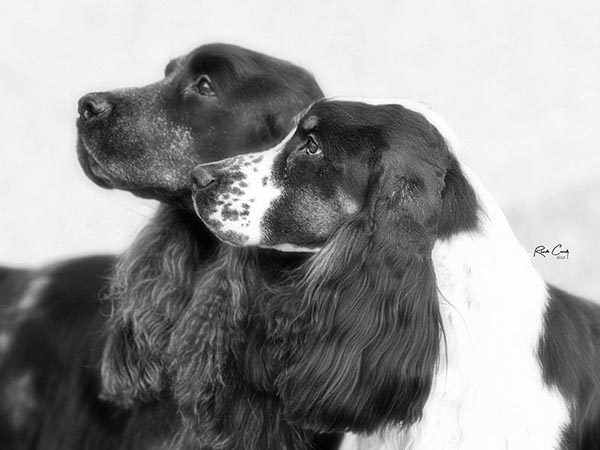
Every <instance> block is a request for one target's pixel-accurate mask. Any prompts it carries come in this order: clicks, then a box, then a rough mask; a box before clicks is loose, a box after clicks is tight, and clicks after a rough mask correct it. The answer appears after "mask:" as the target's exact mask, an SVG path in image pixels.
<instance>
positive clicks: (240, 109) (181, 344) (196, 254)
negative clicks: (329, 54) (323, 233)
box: [0, 44, 335, 449]
mask: <svg viewBox="0 0 600 450" xmlns="http://www.w3.org/2000/svg"><path fill="white" fill-rule="evenodd" d="M321 96H322V93H321V91H320V89H319V87H318V85H317V84H316V82H315V81H314V79H313V78H312V76H311V75H310V74H308V73H307V72H306V71H304V70H303V69H300V68H298V67H296V66H294V65H291V64H289V63H286V62H283V61H280V60H277V59H274V58H270V57H267V56H265V55H261V54H259V53H255V52H252V51H249V50H245V49H242V48H239V47H235V46H229V45H219V44H215V45H207V46H203V47H200V48H199V49H197V50H195V51H193V52H192V53H190V54H189V55H187V56H184V57H181V58H178V59H176V60H173V61H172V62H171V63H169V65H168V66H167V69H166V74H165V78H164V80H162V81H160V82H158V83H155V84H152V85H150V86H147V87H144V88H135V89H124V90H116V91H112V92H108V93H94V94H89V95H86V96H84V97H83V98H82V99H81V100H80V103H79V113H80V118H79V120H78V129H79V139H78V156H79V159H80V162H81V164H82V166H83V168H84V170H85V172H86V173H87V174H88V176H89V177H90V178H92V179H93V180H94V181H95V182H96V183H97V184H99V185H101V186H103V187H109V188H119V189H126V190H129V191H131V192H133V193H134V194H136V195H140V196H144V197H150V198H156V199H159V200H162V201H163V204H162V206H161V207H160V208H159V211H158V212H157V214H156V217H155V218H154V220H152V221H151V222H150V224H149V225H148V226H147V227H146V228H145V229H144V230H143V231H142V233H141V234H140V236H139V237H138V239H137V240H136V241H135V242H134V244H133V245H132V246H131V247H130V249H129V250H128V251H127V252H126V253H125V255H123V256H122V257H121V258H120V259H119V261H118V262H117V264H116V268H115V269H113V270H114V272H113V274H112V275H111V282H110V286H109V287H108V289H107V292H108V297H109V298H110V300H111V304H109V305H107V307H110V306H112V308H113V311H112V313H111V320H110V323H109V325H108V331H107V332H106V335H107V340H106V341H105V337H104V335H103V333H102V330H104V329H105V328H106V324H105V321H104V315H103V311H101V306H100V303H99V302H98V297H99V293H100V292H101V290H102V288H103V286H104V284H103V283H102V278H103V277H105V276H107V275H106V274H107V273H108V272H109V270H110V269H111V266H112V264H113V261H112V259H110V258H102V259H93V260H86V261H75V262H70V263H67V264H65V265H62V266H61V267H59V268H57V269H51V270H49V271H48V273H47V275H42V274H39V275H38V274H37V273H35V274H33V273H22V272H14V273H13V272H6V273H7V275H6V276H5V277H4V278H5V279H7V280H8V281H4V282H2V283H3V284H2V285H0V289H4V291H5V292H6V293H5V294H4V295H5V297H6V298H15V299H19V298H21V299H22V298H28V297H27V296H26V295H25V294H24V292H28V291H31V290H32V287H31V286H32V284H31V283H32V281H31V280H32V279H33V280H39V279H40V277H42V276H46V277H47V282H48V283H49V284H48V285H51V286H54V287H55V290H54V291H53V294H52V295H49V294H47V291H46V289H45V286H44V285H42V286H41V287H39V288H36V289H35V290H34V292H33V294H35V295H32V296H31V297H34V298H35V301H27V302H25V303H27V304H26V305H25V306H27V308H21V307H19V308H13V309H14V310H15V311H17V312H18V314H19V317H22V319H20V320H21V321H20V322H19V323H18V324H17V325H13V326H11V327H7V329H8V331H9V334H10V336H11V337H10V345H9V346H8V350H7V355H8V356H5V358H4V360H3V363H2V369H0V370H1V372H0V382H3V385H2V388H4V389H9V388H10V387H11V386H14V385H19V386H21V385H25V386H29V385H31V389H29V391H27V392H33V393H34V394H36V395H32V396H29V397H27V398H25V397H26V396H22V398H19V399H17V400H16V401H17V402H19V401H20V402H21V403H20V404H17V410H20V409H19V408H21V409H23V410H26V411H27V412H28V413H29V416H28V417H31V420H25V421H23V420H21V421H20V422H19V418H20V417H22V415H21V414H20V413H18V414H12V416H8V415H6V414H4V415H3V416H2V419H3V422H2V428H0V432H1V433H3V434H4V435H5V436H6V438H4V439H5V442H9V444H7V446H8V445H12V448H38V447H39V448H44V449H49V448H61V449H65V448H78V449H80V448H111V449H112V448H130V445H131V446H133V447H131V448H144V446H145V445H148V446H150V445H153V447H152V448H163V447H161V445H164V446H165V447H166V448H200V447H218V448H250V449H251V448H261V449H264V448H294V449H296V448H297V449H302V448H310V447H311V446H315V445H316V446H318V447H319V448H329V447H330V446H331V445H333V444H334V441H335V439H333V438H331V437H328V436H316V435H315V434H314V433H313V432H309V431H306V430H302V429H301V428H298V427H294V426H290V425H289V424H288V423H287V422H286V421H285V420H284V419H283V418H282V417H281V415H280V413H279V411H280V402H279V399H278V398H277V396H276V395H275V394H274V393H273V391H272V389H271V386H270V385H269V383H268V382H265V383H256V382H255V377H254V374H255V373H258V372H260V370H261V365H262V361H260V359H257V358H256V357H255V356H259V355H260V354H259V352H254V351H253V350H254V348H255V346H259V347H260V343H258V342H251V343H247V342H244V337H243V333H242V332H240V330H243V324H244V323H245V319H246V317H247V314H248V312H249V311H250V309H251V308H252V300H253V298H254V297H253V293H254V292H256V291H257V290H259V289H260V285H261V283H262V280H264V279H265V278H267V277H268V278H271V277H277V273H278V270H279V269H280V268H282V267H286V266H289V265H295V264H297V261H298V259H299V257H298V256H295V255H293V256H291V257H286V258H281V257H276V256H273V255H272V254H271V253H268V254H265V253H262V252H255V251H238V250H236V249H233V248H230V247H227V246H221V245H219V244H218V241H217V240H216V239H215V238H213V237H212V235H211V234H210V233H208V232H207V230H206V229H204V228H203V227H199V226H198V225H199V222H198V220H197V219H196V218H195V217H194V215H193V213H192V212H191V211H190V210H189V206H190V201H189V187H188V185H189V172H190V171H191V169H192V167H194V166H195V165H196V164H198V163H200V162H207V161H211V160H214V159H220V158H223V157H225V156H230V155H234V154H235V152H238V151H240V149H243V150H242V151H244V152H248V151H256V150H261V149H265V148H268V147H269V146H271V145H273V144H274V143H275V142H277V141H278V140H280V139H281V138H282V137H283V136H284V135H285V134H286V133H287V132H288V131H289V129H290V128H291V125H292V120H293V117H294V115H296V114H297V113H298V112H299V111H300V110H302V109H303V108H305V107H306V106H307V105H309V104H310V103H311V102H312V101H314V100H315V99H316V98H319V97H321ZM59 275H60V276H59ZM15 279H16V281H14V280H15ZM84 287H85V288H84ZM80 288H81V290H82V292H81V293H79V292H78V293H77V294H73V292H76V291H77V290H78V289H80ZM24 295H25V297H24ZM18 302H19V300H15V301H12V300H6V301H4V303H7V304H12V303H14V304H17V303H18ZM20 302H21V304H23V302H24V301H23V300H20ZM82 304H84V305H87V306H86V308H87V309H88V314H87V315H84V314H80V313H78V312H77V311H78V310H79V308H80V307H81V306H80V305H82ZM15 314H16V313H15ZM33 318H36V320H37V321H38V322H39V323H37V325H36V327H37V328H40V329H45V328H50V330H51V331H49V334H50V336H51V337H52V339H48V340H47V341H45V346H47V347H50V349H49V350H48V351H44V355H43V357H42V356H39V354H38V353H39V349H38V348H37V347H36V346H35V345H36V344H33V343H32V342H33V341H32V339H31V336H32V335H35V333H36V332H35V331H34V329H33V327H31V326H29V327H27V326H26V324H27V323H29V322H31V321H32V320H34V319H33ZM39 334H40V336H41V335H42V333H41V332H40V333H39ZM69 346H72V348H73V349H72V350H71V352H72V354H71V357H70V358H64V361H63V360H60V361H55V359H56V358H55V357H54V353H56V352H58V351H62V350H63V349H67V348H69ZM50 350H52V351H50ZM101 351H102V352H103V357H102V358H101V357H100V354H99V353H100V352H101ZM233 355H236V356H237V357H238V358H233ZM38 356H39V358H38ZM11 358H13V359H14V358H21V359H22V361H23V362H22V363H21V364H20V365H19V367H20V369H19V370H20V372H18V373H19V374H22V375H23V377H25V378H24V379H23V380H22V379H21V378H19V377H17V376H16V374H17V371H16V369H15V367H16V365H15V364H12V363H9V362H10V361H11ZM38 359H41V360H42V362H39V361H38ZM100 359H101V360H102V386H103V387H102V396H101V398H98V393H99V387H98V366H99V365H100ZM4 373H6V374H8V375H7V376H6V377H3V374H4ZM28 374H31V376H32V377H34V378H33V380H34V381H32V382H29V384H28V380H29V378H27V377H29V376H30V375H28ZM41 379H52V380H54V381H53V382H51V383H48V385H47V386H46V385H45V384H44V385H43V386H41V387H40V386H38V384H39V383H38V382H37V381H36V380H41ZM65 380H69V382H68V383H67V384H66V385H65V384H64V381H65ZM267 381H268V380H267ZM11 383H12V384H11ZM13 397H14V396H13ZM31 398H34V399H35V400H36V401H35V402H29V403H28V401H29V400H30V399H31ZM13 403H14V402H13ZM13 403H11V405H12V404H13ZM115 404H117V405H119V406H115ZM21 405H25V406H21ZM29 405H33V406H31V407H29ZM88 405H89V407H88ZM84 407H85V408H87V410H90V411H92V412H91V413H90V414H87V415H85V414H82V413H80V412H78V411H79V410H82V409H84ZM6 409H8V408H6ZM10 409H11V410H13V411H15V409H14V408H10ZM177 410H179V411H180V412H181V413H182V414H181V416H182V417H183V419H184V420H183V421H182V422H181V423H180V420H179V417H180V415H179V414H177V413H176V411H177ZM1 411H4V410H1ZM67 413H68V414H67ZM13 416H15V417H17V419H15V417H13ZM67 417H70V418H71V419H67ZM63 418H64V419H63ZM75 419H77V420H75ZM67 420H69V421H67ZM22 423H25V424H26V425H23V426H20V427H19V424H22ZM73 423H78V424H79V425H78V426H76V427H75V426H73ZM92 431H93V432H94V433H92ZM21 435H24V436H21ZM59 435H60V436H62V437H63V438H62V441H61V440H60V439H59V438H57V436H59ZM90 436H93V438H92V437H90ZM0 437H1V436H0ZM17 441H18V442H26V444H21V447H18V446H17V445H18V444H16V443H15V442H17ZM91 442H94V444H91ZM36 446H37V447H36ZM3 448H5V447H3Z"/></svg>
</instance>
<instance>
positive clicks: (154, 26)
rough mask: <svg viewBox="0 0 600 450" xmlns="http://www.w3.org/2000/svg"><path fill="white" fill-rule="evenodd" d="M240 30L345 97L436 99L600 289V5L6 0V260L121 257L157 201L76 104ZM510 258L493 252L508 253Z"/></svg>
mask: <svg viewBox="0 0 600 450" xmlns="http://www.w3.org/2000/svg"><path fill="white" fill-rule="evenodd" d="M215 41H222V42H229V43H234V44H238V45H242V46H247V47H250V48H252V49H255V50H258V51H261V52H265V53H268V54H272V55H273V56H277V57H280V58H283V59H287V60H290V61H292V62H294V63H296V64H300V65H302V66H304V67H305V68H307V69H309V70H310V71H311V72H313V73H314V74H315V76H316V78H317V80H318V81H319V83H320V85H321V87H322V88H323V90H324V92H325V93H326V94H327V95H329V96H335V95H352V96H367V97H401V98H403V97H404V98H406V97H408V98H413V99H417V100H421V101H423V102H425V103H426V104H428V105H429V106H431V107H432V108H433V109H434V110H436V111H437V112H439V113H440V114H441V115H442V116H443V117H445V118H446V119H447V121H448V123H449V124H450V125H451V126H452V127H453V128H454V130H455V132H456V134H457V135H458V136H459V137H460V138H461V140H462V142H463V149H462V152H461V153H462V160H463V161H465V162H466V163H467V164H468V165H469V166H470V167H471V168H472V169H473V170H474V171H475V172H476V173H477V174H478V175H479V176H480V178H481V179H482V180H483V182H484V183H485V184H486V185H487V187H488V188H489V190H490V191H491V192H492V194H493V195H494V196H495V197H496V199H497V200H498V201H499V203H500V205H501V206H502V208H503V209H504V211H505V213H506V214H507V216H508V218H509V221H510V222H511V223H512V225H513V227H514V230H515V233H516V235H517V237H518V238H519V239H520V241H521V243H522V244H523V245H524V247H526V248H527V250H528V251H529V252H530V254H531V255H533V249H534V248H535V247H536V246H538V245H545V246H546V247H549V248H552V247H554V245H556V244H559V243H560V244H562V245H563V248H568V249H569V251H570V257H569V260H558V259H555V258H545V259H541V258H539V257H536V258H535V259H534V264H535V265H536V266H537V267H538V269H539V270H540V271H541V272H542V274H543V275H544V276H545V278H547V279H549V280H552V281H553V282H554V283H556V284H557V285H559V286H561V287H563V288H566V289H569V290H571V291H572V292H574V293H577V294H581V295H585V296H588V297H592V298H595V299H596V300H600V271H599V269H600V239H599V231H598V230H600V203H599V201H598V198H600V177H599V176H598V172H599V170H600V3H599V2H598V1H597V0H575V1H570V2H564V1H558V0H546V1H538V2H531V1H527V0H521V1H504V2H498V1H481V0H478V1H461V0H458V1H452V2H449V1H439V2H435V1H420V2H405V1H398V0H387V1H375V0H369V1H362V0H361V1H357V0H353V1H329V2H325V1H316V0H302V1H280V0H261V1H260V2H252V1H248V0H246V1H238V2H233V1H224V0H220V1H212V2H207V1H199V0H190V1H169V2H164V1H158V0H144V1H141V0H138V1H128V2H124V1H122V0H105V1H103V2H94V3H91V2H89V3H88V2H84V1H67V0H53V1H52V2H42V1H39V2H33V1H23V2H18V3H17V2H16V1H13V2H8V1H2V2H0V264H12V265H26V266H33V265H40V264H42V263H46V262H52V261H55V260H58V259H61V258H65V257H69V256H75V255H81V254H86V253H90V252H119V251H121V250H123V249H124V248H125V246H126V245H127V243H128V242H130V241H131V240H132V239H133V237H134V236H135V234H136V232H137V231H138V230H139V229H140V228H141V226H142V225H143V224H144V223H145V222H146V221H147V219H148V218H149V217H150V216H151V215H152V213H153V211H154V208H155V206H156V205H155V204H154V203H153V202H151V201H146V200H141V199H138V198H135V197H133V196H132V195H130V194H127V193H123V192H116V191H104V190H102V189H100V188H99V187H96V186H95V185H93V184H92V183H91V182H90V181H88V180H87V178H86V177H85V176H84V175H83V172H82V171H81V169H80V168H79V165H78V163H77V158H76V154H75V117H76V101H77V99H78V98H79V97H80V96H81V95H82V94H84V93H86V92H88V91H94V90H108V89H113V88H116V87H124V86H131V85H141V84H146V83H150V82H153V81H155V80H157V79H158V78H160V77H161V76H162V72H163V67H164V65H165V64H166V63H167V62H168V61H169V59H170V58H172V57H174V56H177V55H180V54H183V53H186V52H188V51H189V50H191V49H193V48H194V47H195V46H197V45H200V44H203V43H208V42H215ZM490 258H493V255H490Z"/></svg>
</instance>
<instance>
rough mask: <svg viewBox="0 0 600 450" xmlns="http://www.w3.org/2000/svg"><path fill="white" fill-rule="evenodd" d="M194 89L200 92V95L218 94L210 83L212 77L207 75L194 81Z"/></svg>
mask: <svg viewBox="0 0 600 450" xmlns="http://www.w3.org/2000/svg"><path fill="white" fill-rule="evenodd" d="M194 90H196V92H198V94H200V95H208V96H213V95H216V94H215V91H213V88H212V86H211V84H210V78H208V77H207V76H206V75H202V76H200V78H198V80H197V81H196V83H194Z"/></svg>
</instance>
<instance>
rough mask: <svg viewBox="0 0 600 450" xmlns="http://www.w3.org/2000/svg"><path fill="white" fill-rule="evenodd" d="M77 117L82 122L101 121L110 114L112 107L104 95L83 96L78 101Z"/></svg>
mask: <svg viewBox="0 0 600 450" xmlns="http://www.w3.org/2000/svg"><path fill="white" fill-rule="evenodd" d="M77 110H78V112H79V117H80V119H81V120H82V121H83V122H91V121H93V120H97V119H102V118H104V117H106V116H108V115H109V114H110V111H111V110H112V105H111V104H110V103H109V101H108V99H107V96H106V94H102V93H93V94H87V95H84V96H83V97H81V98H80V99H79V107H78V109H77Z"/></svg>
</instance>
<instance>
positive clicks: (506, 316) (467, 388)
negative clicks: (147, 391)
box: [193, 99, 600, 450]
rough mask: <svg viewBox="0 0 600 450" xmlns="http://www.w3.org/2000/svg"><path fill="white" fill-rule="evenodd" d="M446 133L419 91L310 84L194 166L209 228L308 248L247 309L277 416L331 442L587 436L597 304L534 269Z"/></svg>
mask: <svg viewBox="0 0 600 450" xmlns="http://www.w3.org/2000/svg"><path fill="white" fill-rule="evenodd" d="M457 150H458V142H457V140H456V138H455V137H454V135H453V133H452V132H451V130H450V129H449V128H448V126H447V125H446V124H445V123H444V122H443V120H442V119H441V118H439V116H437V115H436V114H434V113H433V112H431V111H429V110H428V109H427V108H425V107H423V106H422V105H420V104H418V103H415V102H409V101H399V102H398V101H379V102H369V103H364V102H360V101H357V100H352V99H348V100H322V101H319V102H317V103H315V104H314V105H313V106H311V107H310V108H309V109H308V111H306V112H305V113H304V114H303V115H302V116H301V118H300V119H299V122H298V125H297V127H296V129H295V130H293V131H292V132H291V133H290V134H289V135H288V136H287V138H285V139H284V140H283V141H282V142H281V143H279V144H278V145H277V146H275V147H273V148H272V149H270V150H267V151H264V152H259V153H254V154H248V155H242V156H236V157H233V158H229V159H226V160H224V161H220V162H214V163H209V164H203V165H200V166H198V167H197V168H196V169H194V172H193V177H194V193H193V199H194V204H195V209H196V212H197V214H198V215H199V216H200V218H202V220H203V221H204V223H205V224H206V225H207V226H208V228H210V229H211V230H212V231H213V232H214V233H215V234H216V235H217V236H218V237H219V238H220V239H221V240H223V241H225V242H228V243H230V244H232V245H234V246H239V247H247V246H258V247H262V248H271V249H277V250H284V251H305V252H312V255H311V256H310V258H309V259H308V260H307V261H306V262H305V263H303V264H302V265H301V266H300V267H298V268H295V269H294V270H292V271H290V273H289V276H288V278H287V279H285V280H283V281H282V280H278V282H277V283H274V284H272V285H271V286H269V289H270V292H269V293H268V295H265V300H264V303H265V306H266V307H265V309H264V310H263V311H257V313H256V314H254V316H253V320H254V321H255V325H254V328H253V329H257V330H260V332H257V333H259V335H260V339H261V341H262V342H268V343H270V344H271V345H272V347H273V350H271V351H270V352H267V353H265V357H264V358H265V361H266V362H268V363H266V367H269V369H270V370H269V371H268V372H267V373H268V374H269V375H270V376H271V378H272V379H273V380H274V385H275V386H276V387H277V392H278V393H279V395H280V396H281V399H282V404H283V413H284V416H285V417H286V418H287V419H288V420H290V421H291V422H293V423H295V424H297V425H299V426H302V427H307V428H311V429H314V430H321V431H332V430H349V431H353V432H354V433H355V434H353V435H350V436H348V437H347V438H346V440H345V441H344V444H343V448H344V449H386V450H388V449H412V450H424V449H428V450H433V449H436V450H439V449H461V450H467V449H469V450H482V449H485V450H500V449H522V450H525V449H561V450H567V449H568V450H575V449H577V450H582V449H588V450H591V449H597V448H600V337H599V336H600V333H599V330H600V306H598V305H596V304H593V303H590V302H587V301H585V300H582V299H580V298H577V297H574V296H571V295H569V294H567V293H565V292H563V291H561V290H560V289H558V288H556V287H553V286H551V285H548V284H546V283H545V282H544V281H543V280H542V279H541V277H540V276H539V274H538V273H537V272H536V271H535V270H534V268H533V267H532V264H531V262H530V260H529V256H528V255H527V254H526V253H525V251H524V250H523V249H522V247H521V246H520V244H519V243H518V241H517V239H516V238H515V236H514V235H513V233H512V231H511V228H510V227H509V225H508V223H507V221H506V219H505V217H504V215H503V214H502V212H501V210H500V208H499V207H498V205H497V204H496V202H495V201H494V200H493V198H492V197H491V196H490V195H489V193H488V192H487V191H486V189H485V188H484V187H483V185H482V184H481V182H480V181H479V180H478V179H477V177H476V176H475V175H473V173H472V172H471V171H469V170H468V169H467V168H466V167H465V166H464V164H462V163H461V162H460V161H459V155H458V153H457ZM263 290H264V291H265V292H266V291H267V289H263ZM257 339H258V338H257Z"/></svg>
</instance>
